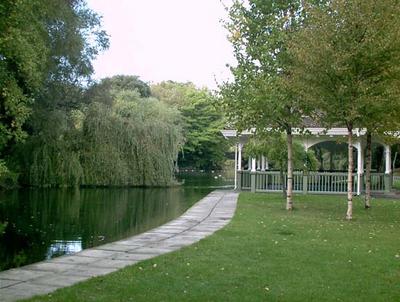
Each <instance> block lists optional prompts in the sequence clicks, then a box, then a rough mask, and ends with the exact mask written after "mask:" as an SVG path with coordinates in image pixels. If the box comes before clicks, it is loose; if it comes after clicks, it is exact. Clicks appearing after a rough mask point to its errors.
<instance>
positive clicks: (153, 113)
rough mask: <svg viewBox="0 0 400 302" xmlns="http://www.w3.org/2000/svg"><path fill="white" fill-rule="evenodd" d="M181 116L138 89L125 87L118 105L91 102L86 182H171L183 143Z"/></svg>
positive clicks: (87, 123) (85, 154)
mask: <svg viewBox="0 0 400 302" xmlns="http://www.w3.org/2000/svg"><path fill="white" fill-rule="evenodd" d="M178 120H179V113H178V112H177V111H176V110H175V109H172V108H168V107H167V106H166V105H165V104H163V103H161V102H159V101H158V100H156V99H142V98H140V97H139V95H138V94H137V93H136V92H121V93H120V94H119V95H118V96H117V98H116V101H115V105H114V106H112V107H108V106H106V105H104V104H100V103H94V104H92V105H91V106H89V108H88V111H87V117H86V119H85V121H84V124H83V133H84V136H83V137H84V141H85V148H84V150H83V154H82V166H83V169H84V182H83V184H88V185H134V186H160V185H170V184H171V183H172V182H173V174H172V171H173V168H174V162H175V161H176V156H177V153H178V150H179V148H180V146H181V143H182V141H181V138H182V135H181V128H180V126H179V125H178Z"/></svg>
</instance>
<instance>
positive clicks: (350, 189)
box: [346, 125, 354, 220]
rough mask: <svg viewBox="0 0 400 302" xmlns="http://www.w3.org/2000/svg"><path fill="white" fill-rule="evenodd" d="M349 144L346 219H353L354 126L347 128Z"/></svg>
mask: <svg viewBox="0 0 400 302" xmlns="http://www.w3.org/2000/svg"><path fill="white" fill-rule="evenodd" d="M347 130H348V133H347V144H348V159H349V166H348V169H347V213H346V219H347V220H351V219H353V166H354V160H353V126H352V125H348V126H347Z"/></svg>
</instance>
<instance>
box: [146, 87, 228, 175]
mask: <svg viewBox="0 0 400 302" xmlns="http://www.w3.org/2000/svg"><path fill="white" fill-rule="evenodd" d="M151 91H152V94H153V95H154V96H155V97H158V98H159V99H160V100H161V101H163V102H164V103H166V104H169V105H170V106H173V107H176V108H177V109H178V110H179V111H180V112H181V114H182V126H183V135H184V137H185V144H184V145H183V147H182V150H181V152H180V154H179V158H178V164H179V166H180V167H194V168H199V169H217V168H220V167H221V166H222V164H223V162H224V161H225V152H226V151H227V149H228V142H227V141H226V140H225V139H224V137H223V136H222V135H221V132H220V130H221V129H222V128H223V126H224V118H223V114H222V113H221V111H220V110H218V108H217V107H216V106H215V97H214V96H213V95H212V94H211V93H210V91H208V90H207V89H205V88H204V89H198V88H196V86H195V85H194V84H192V83H176V82H172V81H169V82H162V83H160V84H157V85H153V86H152V87H151Z"/></svg>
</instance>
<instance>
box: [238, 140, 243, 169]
mask: <svg viewBox="0 0 400 302" xmlns="http://www.w3.org/2000/svg"><path fill="white" fill-rule="evenodd" d="M242 148H243V145H242V144H240V143H239V144H238V150H239V154H238V165H237V168H238V170H239V171H240V170H242Z"/></svg>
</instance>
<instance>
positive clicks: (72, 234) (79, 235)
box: [0, 173, 232, 271]
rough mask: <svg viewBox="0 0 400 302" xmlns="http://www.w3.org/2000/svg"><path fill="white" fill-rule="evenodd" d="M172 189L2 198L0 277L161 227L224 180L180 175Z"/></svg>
mask: <svg viewBox="0 0 400 302" xmlns="http://www.w3.org/2000/svg"><path fill="white" fill-rule="evenodd" d="M177 178H178V179H179V180H181V181H184V185H183V186H179V187H172V188H81V189H21V190H15V191H8V192H1V193H0V222H6V223H7V225H6V228H5V230H4V232H3V234H0V271H1V270H6V269H9V268H12V267H18V266H22V265H26V264H30V263H34V262H38V261H41V260H44V259H50V258H53V257H57V256H61V255H64V254H72V253H75V252H79V251H81V250H82V249H86V248H90V247H94V246H98V245H101V244H105V243H107V242H112V241H115V240H119V239H122V238H126V237H129V236H133V235H135V234H140V233H143V232H145V231H147V230H149V229H152V228H154V227H157V226H159V225H162V224H164V223H166V222H168V221H170V220H172V219H174V218H176V217H178V216H180V215H181V214H182V213H183V212H184V211H186V210H187V209H188V208H189V207H191V206H192V205H193V204H194V203H195V202H197V201H198V200H200V199H201V198H202V197H204V196H205V195H207V194H208V193H209V192H210V191H212V190H213V189H214V188H218V187H224V188H225V187H230V186H231V183H232V180H231V179H226V178H225V177H222V176H221V174H217V173H215V174H205V173H200V174H198V175H193V174H181V175H178V176H177Z"/></svg>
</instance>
